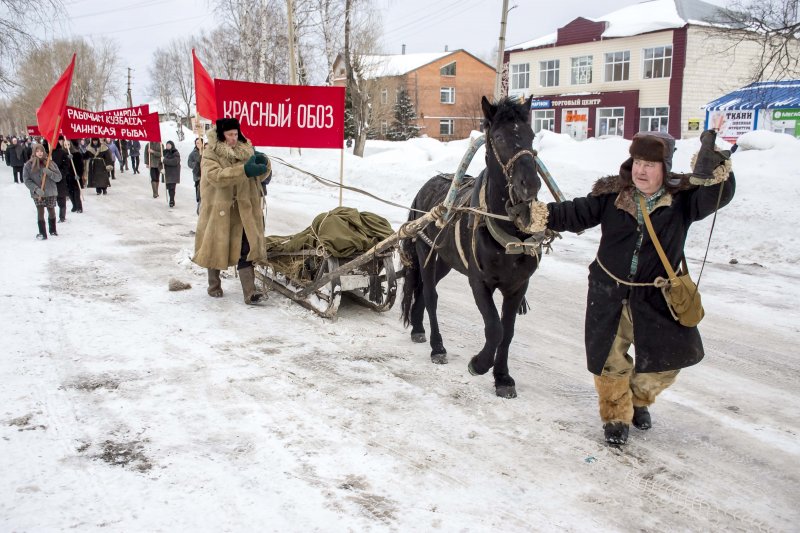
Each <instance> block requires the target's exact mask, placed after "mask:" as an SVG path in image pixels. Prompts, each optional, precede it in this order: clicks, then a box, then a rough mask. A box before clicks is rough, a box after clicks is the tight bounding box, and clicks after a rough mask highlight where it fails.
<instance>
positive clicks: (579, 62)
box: [570, 56, 592, 85]
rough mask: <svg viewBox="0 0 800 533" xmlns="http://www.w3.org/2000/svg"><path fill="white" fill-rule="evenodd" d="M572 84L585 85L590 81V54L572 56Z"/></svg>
mask: <svg viewBox="0 0 800 533" xmlns="http://www.w3.org/2000/svg"><path fill="white" fill-rule="evenodd" d="M570 83H572V85H585V84H587V83H592V56H582V57H573V58H572V76H570Z"/></svg>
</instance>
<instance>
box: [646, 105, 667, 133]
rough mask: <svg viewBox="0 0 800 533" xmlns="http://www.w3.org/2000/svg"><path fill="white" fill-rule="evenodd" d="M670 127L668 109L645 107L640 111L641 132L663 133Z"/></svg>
mask: <svg viewBox="0 0 800 533" xmlns="http://www.w3.org/2000/svg"><path fill="white" fill-rule="evenodd" d="M668 126H669V108H668V107H643V108H641V109H640V110H639V131H663V132H665V133H666V131H667V127H668Z"/></svg>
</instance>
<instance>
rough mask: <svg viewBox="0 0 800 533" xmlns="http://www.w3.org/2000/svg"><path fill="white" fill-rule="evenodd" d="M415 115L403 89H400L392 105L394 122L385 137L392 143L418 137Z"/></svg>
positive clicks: (409, 99) (412, 105)
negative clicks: (395, 101)
mask: <svg viewBox="0 0 800 533" xmlns="http://www.w3.org/2000/svg"><path fill="white" fill-rule="evenodd" d="M416 118H417V113H416V111H415V110H414V104H413V103H412V102H411V98H410V97H409V96H408V92H406V90H405V88H401V89H400V92H399V93H398V95H397V103H396V104H395V105H394V122H393V123H392V127H391V128H390V129H389V133H388V135H387V137H388V138H389V139H391V140H393V141H407V140H408V139H412V138H414V137H417V136H419V126H417V124H416Z"/></svg>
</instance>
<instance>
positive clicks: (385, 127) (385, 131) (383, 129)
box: [381, 120, 389, 137]
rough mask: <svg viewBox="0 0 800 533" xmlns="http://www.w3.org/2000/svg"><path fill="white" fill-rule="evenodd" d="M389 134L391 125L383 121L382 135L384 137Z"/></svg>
mask: <svg viewBox="0 0 800 533" xmlns="http://www.w3.org/2000/svg"><path fill="white" fill-rule="evenodd" d="M388 132H389V123H388V122H387V121H385V120H381V135H383V136H384V137H385V136H386V134H387V133H388Z"/></svg>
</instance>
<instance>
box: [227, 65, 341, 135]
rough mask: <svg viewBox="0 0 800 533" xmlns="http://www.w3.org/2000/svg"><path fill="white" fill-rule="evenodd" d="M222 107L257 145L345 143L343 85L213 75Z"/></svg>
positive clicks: (228, 116)
mask: <svg viewBox="0 0 800 533" xmlns="http://www.w3.org/2000/svg"><path fill="white" fill-rule="evenodd" d="M214 86H215V88H216V93H217V113H218V114H219V116H220V117H226V118H235V119H238V120H239V123H240V124H241V128H242V133H244V135H245V137H247V138H248V139H250V141H251V142H252V143H253V144H254V145H255V146H286V147H292V146H293V147H297V148H342V143H343V141H344V93H345V88H344V87H311V86H305V85H272V84H267V83H251V82H246V81H232V80H219V79H217V80H214Z"/></svg>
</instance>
